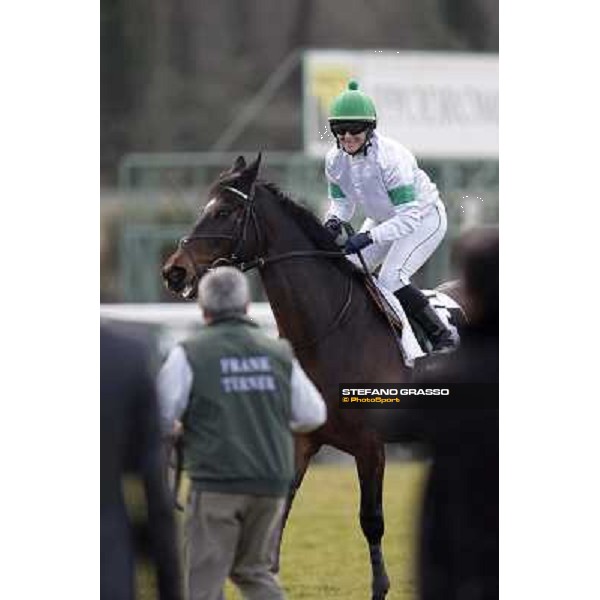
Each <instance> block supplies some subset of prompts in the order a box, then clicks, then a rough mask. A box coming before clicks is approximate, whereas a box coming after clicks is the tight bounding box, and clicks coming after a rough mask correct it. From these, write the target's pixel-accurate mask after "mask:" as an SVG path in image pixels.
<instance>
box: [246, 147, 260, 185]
mask: <svg viewBox="0 0 600 600" xmlns="http://www.w3.org/2000/svg"><path fill="white" fill-rule="evenodd" d="M261 159H262V152H259V153H258V156H257V157H256V160H255V161H254V162H253V163H252V164H251V165H250V166H249V167H248V168H247V169H246V170H247V171H248V173H249V174H250V175H251V176H252V181H254V180H255V179H256V177H257V175H258V169H259V167H260V161H261Z"/></svg>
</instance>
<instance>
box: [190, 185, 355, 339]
mask: <svg viewBox="0 0 600 600" xmlns="http://www.w3.org/2000/svg"><path fill="white" fill-rule="evenodd" d="M221 189H222V190H227V191H229V192H231V193H233V194H235V195H236V196H239V197H240V198H241V199H242V200H243V201H244V204H245V206H244V212H243V214H242V217H241V219H240V220H239V222H240V227H239V228H238V229H236V232H235V233H233V234H227V233H196V234H193V235H189V236H185V237H182V238H181V239H180V240H179V245H178V247H179V249H180V250H181V251H182V252H183V253H184V254H185V255H186V256H187V258H188V260H189V261H190V263H191V264H192V266H193V268H194V280H193V281H192V282H191V285H192V286H195V285H197V283H198V280H199V278H200V277H201V275H203V274H204V273H205V272H206V271H207V270H211V269H215V268H216V267H219V266H222V265H228V266H232V267H236V268H238V269H240V271H242V272H246V271H250V270H251V269H255V268H258V269H264V268H265V267H266V266H267V265H270V264H273V263H275V262H280V261H282V260H287V259H291V258H310V257H321V258H335V259H340V258H345V256H346V255H345V254H344V253H343V252H341V251H329V250H293V251H291V252H284V253H282V254H276V255H274V256H259V255H258V254H257V255H256V256H255V257H254V258H252V259H250V260H248V261H244V260H243V259H242V258H241V255H242V252H243V249H244V246H245V243H246V240H247V235H248V226H249V223H250V222H252V224H253V227H254V232H255V235H256V241H257V247H258V248H259V249H260V248H261V245H262V240H263V235H262V232H261V229H260V225H259V222H258V219H257V217H256V210H255V205H254V198H255V184H252V187H251V188H250V193H249V194H246V193H244V192H242V191H241V190H238V189H236V188H234V187H232V186H229V185H227V186H223V187H222V188H221ZM237 232H240V233H241V235H237ZM205 239H226V240H235V239H237V240H238V242H237V244H236V246H235V247H234V248H233V250H232V251H231V253H230V254H229V256H228V257H224V256H222V257H219V258H216V259H214V260H213V261H212V262H210V263H197V262H196V261H195V259H194V257H193V255H192V253H191V252H190V250H189V245H190V243H192V242H194V241H195V240H205ZM352 281H353V278H352V277H351V278H349V280H348V288H347V290H346V297H345V300H344V303H343V304H342V307H341V309H340V310H339V311H338V313H337V315H336V317H335V318H334V320H333V322H332V323H331V324H330V325H329V326H328V327H327V329H326V331H325V333H322V334H321V335H320V336H318V337H317V338H315V339H311V340H309V341H307V342H303V343H301V344H299V345H298V344H297V345H296V349H299V348H305V347H310V346H313V345H315V344H317V343H319V342H320V341H322V340H323V339H324V338H325V337H327V336H329V334H330V333H332V332H333V331H334V330H335V329H336V328H337V326H338V325H339V324H340V323H341V321H342V319H343V318H344V316H345V314H346V313H347V312H348V309H349V308H350V304H351V302H352Z"/></svg>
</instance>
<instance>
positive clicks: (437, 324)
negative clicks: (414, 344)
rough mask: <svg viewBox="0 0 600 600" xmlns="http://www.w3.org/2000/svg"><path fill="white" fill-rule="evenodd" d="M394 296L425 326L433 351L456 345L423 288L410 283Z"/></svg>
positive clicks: (410, 315)
mask: <svg viewBox="0 0 600 600" xmlns="http://www.w3.org/2000/svg"><path fill="white" fill-rule="evenodd" d="M394 296H396V298H398V300H399V301H400V304H402V308H403V309H404V310H405V312H406V314H407V316H409V317H410V318H412V319H414V320H415V321H416V322H417V323H418V324H419V325H420V326H421V327H422V328H423V331H425V333H426V334H427V337H428V338H429V341H430V342H431V346H432V351H433V352H444V351H448V350H451V349H452V348H453V347H454V341H453V338H452V332H451V331H450V330H449V329H448V328H447V327H446V325H445V324H444V322H443V321H442V320H441V319H440V317H439V316H438V314H437V313H436V312H435V310H434V309H433V308H432V307H431V305H430V304H429V302H428V301H427V298H426V297H425V294H423V292H421V290H419V289H418V288H417V287H415V286H414V285H413V284H412V283H409V284H408V285H406V286H404V287H403V288H400V289H399V290H396V291H395V292H394Z"/></svg>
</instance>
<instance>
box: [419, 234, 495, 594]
mask: <svg viewBox="0 0 600 600" xmlns="http://www.w3.org/2000/svg"><path fill="white" fill-rule="evenodd" d="M454 258H455V261H456V262H457V263H458V267H459V270H460V272H461V280H462V282H463V285H464V290H463V291H464V294H465V298H464V301H465V303H466V307H467V315H468V317H469V324H468V326H467V327H466V329H465V330H464V331H463V332H462V333H461V345H460V347H459V349H458V350H457V351H456V352H454V353H452V354H449V355H444V356H441V357H435V358H433V359H432V360H427V359H425V360H423V361H422V364H421V366H420V369H419V371H418V372H417V374H416V382H417V383H427V384H434V385H447V384H471V386H470V387H469V386H466V388H465V389H466V390H467V393H471V392H472V390H473V389H475V387H474V386H473V385H472V384H479V386H478V387H477V390H478V391H477V394H476V395H475V396H474V397H472V398H471V399H469V400H468V401H467V400H463V399H462V398H461V397H458V398H455V399H454V400H451V404H450V405H448V406H447V407H444V408H440V407H439V405H436V406H427V404H426V402H425V403H423V402H422V401H418V402H415V409H414V412H415V413H416V414H415V415H412V416H413V417H417V419H418V422H419V423H420V425H421V428H422V429H421V432H422V435H423V437H424V438H425V439H426V440H427V442H428V443H429V444H430V447H431V450H432V455H433V462H432V466H431V471H430V476H429V479H428V482H427V485H426V489H425V499H424V506H423V513H422V527H421V539H420V567H419V570H420V588H421V598H422V599H423V600H434V599H435V600H438V599H439V600H442V599H443V600H488V599H492V598H498V537H499V535H498V477H499V473H498V461H499V456H498V360H499V354H498V322H499V301H498V291H499V290H498V278H499V268H498V267H499V238H498V229H497V228H489V227H485V228H478V229H474V230H471V231H469V232H467V233H466V234H464V235H463V236H462V238H461V239H460V240H459V242H458V244H457V246H456V249H455V255H454ZM481 384H485V386H483V385H481Z"/></svg>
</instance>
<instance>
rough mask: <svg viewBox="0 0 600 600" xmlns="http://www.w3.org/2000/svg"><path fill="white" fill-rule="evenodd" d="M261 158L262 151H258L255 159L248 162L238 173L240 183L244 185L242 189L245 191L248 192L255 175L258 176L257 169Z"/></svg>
mask: <svg viewBox="0 0 600 600" xmlns="http://www.w3.org/2000/svg"><path fill="white" fill-rule="evenodd" d="M261 158H262V152H259V153H258V156H257V157H256V160H255V161H254V162H252V163H250V164H249V165H248V166H247V167H246V168H245V169H244V170H243V171H242V173H241V175H240V183H242V186H243V187H244V191H245V192H246V193H248V192H249V190H250V187H251V186H252V184H253V183H254V182H255V181H256V177H257V176H258V169H259V167H260V161H261Z"/></svg>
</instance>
